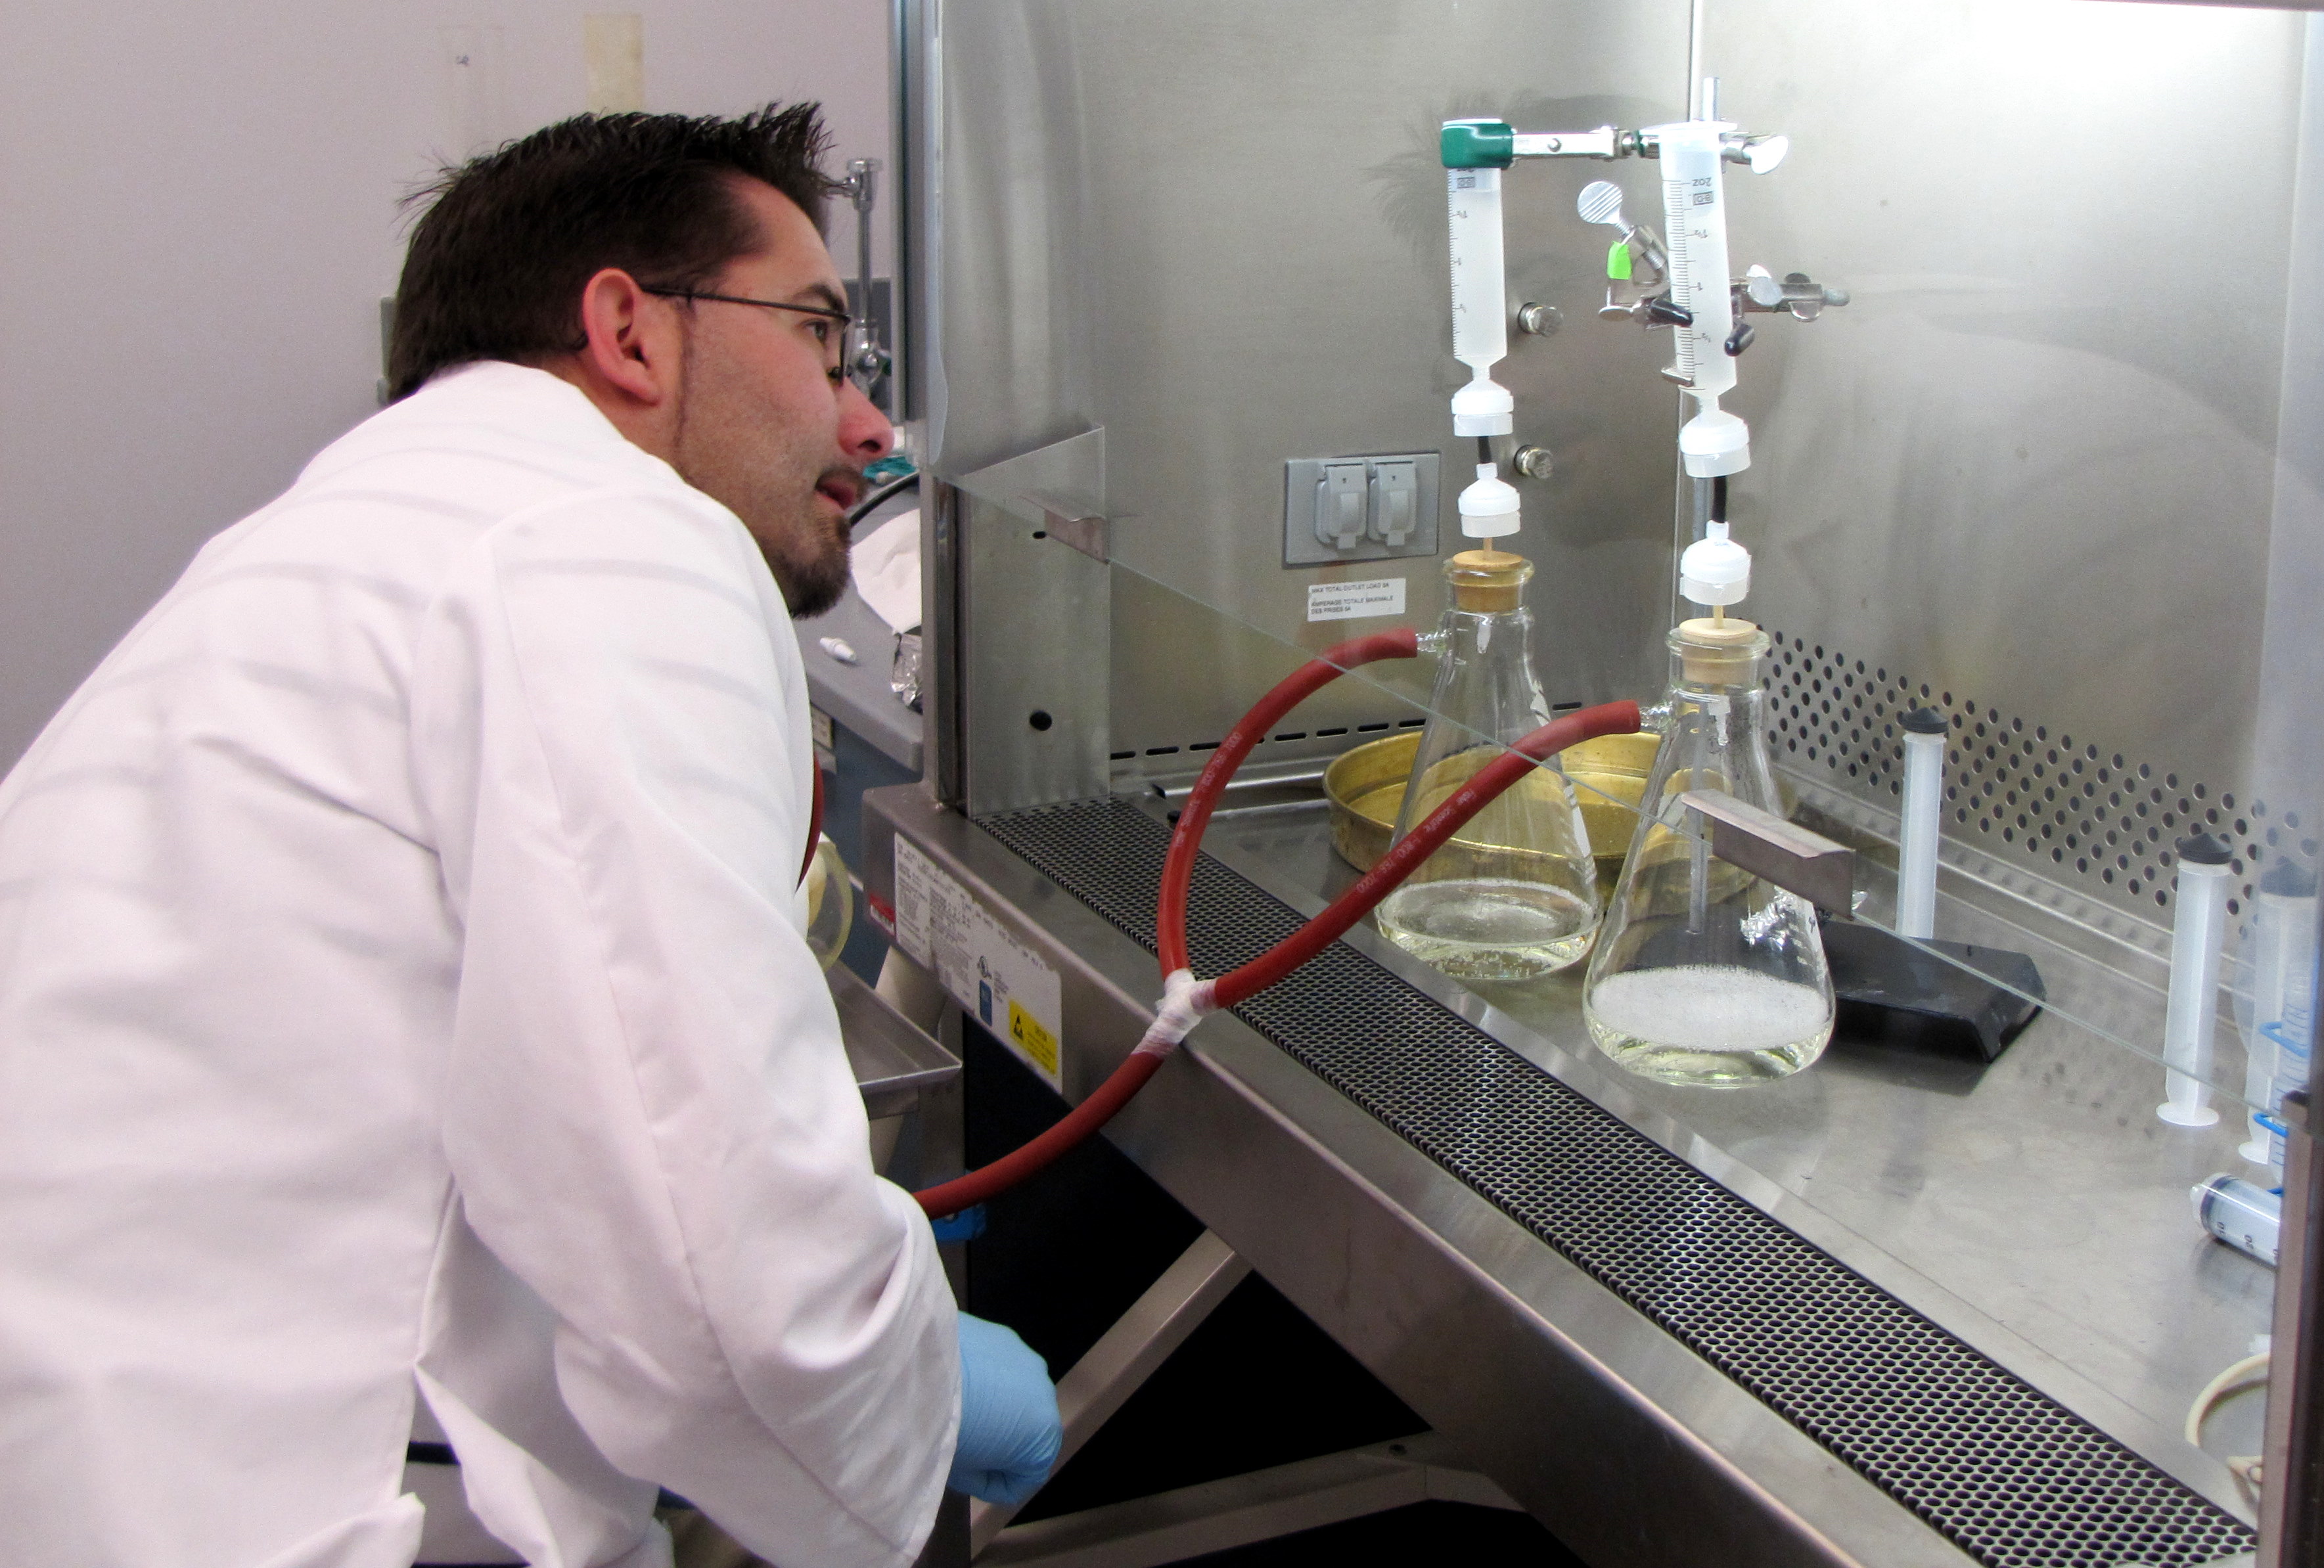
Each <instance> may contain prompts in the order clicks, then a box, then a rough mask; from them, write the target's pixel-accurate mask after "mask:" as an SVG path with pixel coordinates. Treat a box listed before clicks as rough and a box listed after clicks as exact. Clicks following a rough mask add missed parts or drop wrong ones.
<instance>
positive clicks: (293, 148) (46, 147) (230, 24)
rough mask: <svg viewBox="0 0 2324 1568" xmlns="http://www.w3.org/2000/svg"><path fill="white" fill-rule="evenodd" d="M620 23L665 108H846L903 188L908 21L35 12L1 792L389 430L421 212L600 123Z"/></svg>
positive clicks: (354, 3)
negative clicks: (517, 141) (387, 333)
mask: <svg viewBox="0 0 2324 1568" xmlns="http://www.w3.org/2000/svg"><path fill="white" fill-rule="evenodd" d="M614 9H636V10H638V11H640V12H641V14H642V16H643V26H644V42H645V49H644V91H645V101H644V106H645V107H646V108H648V109H652V110H669V111H681V112H687V113H714V112H715V113H731V112H734V111H738V110H742V109H745V108H748V107H751V106H754V105H757V104H761V103H764V102H765V101H767V100H768V99H770V98H782V99H785V100H792V99H798V98H805V97H814V98H820V99H821V100H822V101H823V102H824V104H825V108H826V113H827V119H828V123H829V124H830V125H831V127H832V129H833V131H834V132H835V136H836V145H835V149H834V154H835V158H834V161H835V165H837V166H840V167H844V162H845V161H846V160H847V159H849V158H857V157H876V158H880V159H882V160H888V159H889V157H890V152H889V148H888V141H889V123H888V66H887V20H886V17H887V12H886V7H885V5H884V4H883V3H882V0H750V3H749V4H741V3H738V0H723V3H722V0H595V4H590V3H588V0H582V3H578V4H576V3H572V0H481V3H479V0H469V3H468V4H467V5H465V6H462V5H442V6H438V5H409V4H401V3H398V0H304V3H300V4H277V5H264V4H261V3H259V0H188V3H186V4H181V5H155V4H153V3H152V0H75V3H72V4H67V3H66V0H23V3H22V4H19V5H13V6H11V7H10V9H9V14H8V27H7V29H6V42H5V49H0V301H5V316H0V320H4V321H5V331H0V766H5V764H7V763H9V762H12V761H14V759H15V757H16V756H17V755H18V754H19V753H20V752H22V750H23V747H24V745H25V744H26V743H27V742H29V741H30V740H31V739H32V736H33V734H34V733H37V732H38V730H39V728H40V726H41V724H43V723H44V722H45V721H46V720H47V718H48V716H49V715H50V714H51V713H52V712H53V711H54V710H55V708H56V707H57V706H58V704H59V703H60V702H61V701H63V699H64V698H65V696H67V695H68V694H69V693H70V691H71V690H72V688H73V687H74V686H76V685H77V684H78V682H79V681H80V679H81V678H82V677H83V676H84V675H86V674H87V673H88V670H89V669H90V668H91V667H92V666H94V665H95V664H96V662H97V659H99V658H101V657H102V656H103V655H104V653H105V651H106V649H108V648H109V647H111V646H112V644H113V643H114V641H115V640H116V639H118V638H119V637H120V635H121V633H122V632H124V631H125V630H126V629H127V628H128V626H129V625H130V623H132V622H133V621H134V620H135V619H136V617H137V615H138V614H139V613H142V612H143V610H144V608H145V607H146V606H147V605H149V604H152V601H153V600H154V598H155V597H156V596H157V595H159V594H160V593H161V591H162V590H163V589H164V588H166V587H167V586H169V584H170V583H171V580H172V579H173V578H174V577H175V576H177V574H178V572H179V571H180V569H181V568H182V567H183V566H184V564H185V562H186V560H187V558H189V556H190V555H191V554H192V552H193V551H194V549H196V548H197V547H198V545H199V544H200V543H201V541H202V540H205V539H206V538H208V536H209V535H211V534H213V533H215V532H217V530H219V529H221V528H224V527H225V526H226V525H227V524H228V523H231V522H232V521H235V519H236V518H237V517H239V516H241V515H242V514H244V512H249V511H250V510H252V509H253V508H254V507H256V506H258V505H260V504H261V503H264V502H265V501H266V500H268V499H269V498H270V497H272V495H274V494H275V493H277V492H279V491H281V489H282V488H283V486H284V485H285V484H288V483H289V482H290V480H291V478H292V477H293V476H294V475H296V474H297V473H298V471H299V468H300V466H301V465H302V464H304V463H305V462H306V460H307V459H308V458H309V457H310V456H312V455H313V454H314V452H315V451H316V450H318V448H319V447H322V446H324V445H325V444H326V443H327V442H328V441H330V440H331V439H332V438H334V437H335V436H337V435H338V434H339V433H340V432H341V431H343V430H345V429H347V427H349V426H350V425H353V424H355V422H356V421H358V420H362V419H363V418H364V417H365V416H366V415H368V414H369V413H371V412H372V411H373V409H374V401H373V399H374V383H375V382H376V380H377V377H378V374H379V303H378V302H379V300H380V297H381V296H382V295H383V294H391V293H392V292H393V291H394V286H395V278H396V273H397V270H398V268H399V266H400V264H401V255H402V223H401V218H400V217H399V213H398V209H397V202H398V200H399V198H400V197H401V195H402V193H403V192H404V191H405V190H407V189H410V186H411V185H412V184H414V183H415V182H417V181H419V180H422V179H424V178H425V177H426V176H427V175H428V174H429V172H430V171H432V170H433V169H434V167H435V166H436V165H437V164H438V162H439V161H442V160H444V159H446V158H448V157H457V156H458V155H461V154H464V153H465V152H467V151H469V150H470V149H469V147H468V146H467V145H466V144H465V143H466V137H467V134H472V133H482V134H484V135H485V136H487V137H489V138H491V139H498V138H499V137H501V136H505V135H511V134H519V133H521V132H522V131H525V130H528V129H530V128H531V127H534V126H537V125H543V124H546V123H548V122H549V121H552V120H555V119H558V118H561V117H563V116H565V115H570V114H575V113H577V112H579V111H580V110H581V109H583V108H584V107H586V106H587V104H586V73H585V67H584V55H583V43H582V34H583V22H582V19H583V16H584V14H585V13H587V12H590V11H609V10H614ZM447 28H460V29H464V30H466V31H465V32H460V33H447ZM491 29H497V30H498V32H497V35H496V36H497V45H498V48H497V54H498V63H499V72H498V75H499V78H500V79H499V81H498V82H497V83H493V82H492V81H490V80H489V74H490V73H489V70H488V72H487V77H488V79H487V81H486V82H485V84H484V86H485V88H488V89H490V90H484V91H478V90H477V89H476V88H475V86H473V85H472V86H471V88H469V90H467V91H466V93H462V92H460V91H458V90H457V89H456V88H454V86H453V83H454V81H455V79H456V78H455V70H456V68H454V67H453V66H452V65H451V63H450V51H451V46H452V45H454V44H455V43H463V42H473V41H475V40H476V39H478V38H483V39H484V40H486V41H487V47H486V49H485V51H484V56H483V58H484V60H485V62H486V64H487V66H488V67H489V65H490V63H491V56H492V53H493V51H492V50H491V48H490V42H491V41H492V40H493V36H494V35H493V33H491V32H489V31H488V30H491ZM478 30H487V31H483V32H480V31H478ZM890 166H891V167H892V164H891V165H890ZM883 194H884V193H883ZM882 217H883V218H884V217H886V214H885V213H883V214H882ZM833 219H834V224H833V226H834V233H833V236H832V241H833V246H832V248H833V253H834V254H835V257H836V258H837V259H838V261H839V263H840V265H841V267H842V269H843V270H845V271H848V272H853V266H854V253H855V244H854V225H853V214H851V213H848V212H847V211H846V210H845V209H844V207H838V206H835V208H834V214H833ZM882 227H883V229H884V228H885V224H884V223H883V225H882ZM883 245H884V242H882V244H881V245H875V254H876V259H878V260H879V262H880V263H881V271H882V272H885V271H886V255H885V251H884V248H883Z"/></svg>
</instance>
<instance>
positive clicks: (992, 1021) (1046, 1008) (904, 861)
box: [896, 834, 1065, 1089]
mask: <svg viewBox="0 0 2324 1568" xmlns="http://www.w3.org/2000/svg"><path fill="white" fill-rule="evenodd" d="M896 945H898V946H899V947H901V948H902V949H903V950H904V951H905V953H906V954H908V955H909V956H910V957H911V958H912V959H914V960H915V961H916V962H918V964H920V966H921V967H922V968H924V969H926V970H927V971H928V972H929V973H932V974H934V975H935V976H936V978H937V980H938V981H940V982H943V985H944V988H945V991H946V992H949V993H950V994H951V996H952V999H953V1000H954V1001H956V1002H958V1003H960V1005H961V1006H962V1007H964V1008H966V1009H967V1010H968V1013H969V1016H970V1017H972V1018H973V1019H976V1020H977V1021H978V1022H979V1023H981V1024H982V1025H983V1026H984V1027H985V1028H988V1029H990V1030H991V1031H992V1034H993V1037H994V1038H996V1039H998V1040H1000V1041H1001V1043H1002V1044H1003V1045H1005V1046H1007V1047H1009V1048H1010V1050H1012V1051H1014V1052H1016V1053H1017V1055H1018V1056H1019V1057H1020V1058H1021V1059H1022V1060H1023V1061H1024V1063H1025V1065H1027V1066H1029V1067H1031V1068H1032V1069H1033V1070H1034V1071H1035V1072H1037V1073H1038V1074H1040V1075H1041V1076H1042V1078H1043V1079H1044V1080H1045V1081H1046V1082H1047V1084H1048V1085H1049V1087H1050V1088H1052V1089H1058V1088H1062V1087H1063V1085H1062V1084H1060V1083H1059V1081H1058V1072H1057V1064H1058V1061H1059V1058H1060V1057H1061V1056H1062V1055H1063V1054H1064V1045H1065V1029H1064V1027H1063V1026H1064V1023H1065V1008H1064V1006H1063V1004H1062V1001H1061V998H1060V995H1059V992H1058V988H1057V972H1056V970H1054V969H1052V968H1050V967H1049V966H1048V965H1047V964H1044V963H1043V962H1041V959H1040V956H1039V955H1037V954H1036V953H1034V952H1033V950H1032V949H1030V948H1028V947H1027V946H1026V945H1024V944H1023V943H1021V942H1019V941H1018V940H1017V938H1016V937H1014V936H1010V934H1009V933H1008V932H1007V931H1006V930H1004V929H1002V928H1001V922H1000V921H998V920H996V919H994V918H992V917H991V915H990V914H988V913H986V912H985V909H984V906H983V905H982V904H980V903H978V902H977V901H976V900H975V899H973V898H971V897H970V896H969V893H968V890H967V889H966V888H964V887H962V886H961V885H960V883H958V882H957V881H954V880H953V878H952V876H951V875H950V874H949V873H948V872H945V870H944V869H943V868H942V867H940V866H938V865H937V864H936V862H934V861H932V860H930V859H929V858H928V857H927V854H926V853H923V852H922V851H921V849H920V847H919V845H918V844H914V843H913V842H912V841H911V840H910V839H908V838H906V837H904V836H903V835H900V834H899V835H897V837H896Z"/></svg>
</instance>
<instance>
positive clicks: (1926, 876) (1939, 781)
mask: <svg viewBox="0 0 2324 1568" xmlns="http://www.w3.org/2000/svg"><path fill="white" fill-rule="evenodd" d="M1944 801H1945V736H1944V734H1943V733H1941V732H1940V733H1934V734H1926V735H1922V734H1915V733H1913V732H1912V731H1910V730H1907V731H1905V732H1904V830H1903V833H1902V835H1901V836H1900V838H1899V840H1898V842H1897V848H1896V934H1897V935H1898V936H1910V937H1913V938H1914V939H1915V940H1917V941H1922V942H1927V941H1930V940H1932V939H1933V938H1934V937H1935V936H1936V934H1937V836H1938V835H1937V821H1938V818H1939V817H1940V816H1941V815H1942V814H1943V807H1944Z"/></svg>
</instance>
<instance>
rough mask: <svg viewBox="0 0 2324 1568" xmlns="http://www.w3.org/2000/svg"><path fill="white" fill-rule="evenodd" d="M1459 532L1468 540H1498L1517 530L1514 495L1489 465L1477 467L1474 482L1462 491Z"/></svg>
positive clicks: (1515, 496)
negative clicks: (1475, 480)
mask: <svg viewBox="0 0 2324 1568" xmlns="http://www.w3.org/2000/svg"><path fill="white" fill-rule="evenodd" d="M1460 506H1461V531H1462V533H1464V534H1466V535H1468V536H1469V537H1470V538H1471V539H1500V538H1503V537H1505V536H1507V535H1508V534H1513V533H1515V532H1517V523H1518V517H1517V510H1518V506H1517V486H1515V485H1514V484H1510V483H1509V482H1508V480H1506V479H1503V478H1502V477H1501V475H1500V470H1499V468H1497V467H1495V466H1493V465H1492V464H1490V463H1480V464H1478V465H1477V482H1476V483H1475V484H1471V485H1470V486H1469V487H1468V488H1467V489H1466V490H1463V491H1462V492H1461V501H1460Z"/></svg>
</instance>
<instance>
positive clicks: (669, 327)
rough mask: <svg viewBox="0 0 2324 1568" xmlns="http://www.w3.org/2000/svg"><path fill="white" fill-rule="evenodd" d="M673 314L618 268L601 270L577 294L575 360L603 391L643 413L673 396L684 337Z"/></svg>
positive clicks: (668, 305)
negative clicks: (581, 342)
mask: <svg viewBox="0 0 2324 1568" xmlns="http://www.w3.org/2000/svg"><path fill="white" fill-rule="evenodd" d="M581 329H582V331H583V333H584V334H585V335H586V337H587V339H588V341H587V343H586V346H584V347H583V348H582V350H581V354H580V358H581V360H582V361H583V363H584V364H586V365H587V366H588V368H589V370H590V371H592V372H594V373H595V375H596V377H597V378H598V379H600V380H601V381H603V382H604V383H605V384H606V386H607V387H608V389H609V390H611V391H613V392H618V393H620V394H622V395H624V396H626V397H628V398H630V399H631V400H632V401H635V402H636V403H638V404H640V405H641V406H642V407H645V408H659V407H661V406H662V405H663V404H664V403H667V402H669V401H670V400H671V399H673V398H675V397H676V396H677V395H678V377H679V369H680V367H679V361H680V359H681V357H682V356H683V355H684V353H685V346H686V344H685V334H684V333H683V331H682V330H681V329H680V327H679V324H678V310H677V309H676V308H675V307H674V306H673V305H672V304H671V303H669V301H666V300H662V299H660V298H659V297H658V296H656V295H652V294H649V293H647V292H646V291H645V288H644V286H643V285H642V284H641V283H640V282H639V281H637V280H636V279H635V278H632V277H631V276H630V275H629V273H627V272H623V271H622V270H621V269H620V268H619V267H607V268H605V269H604V271H602V272H598V273H597V274H596V275H595V277H593V278H591V279H590V280H589V281H588V282H587V283H586V284H584V285H583V286H582V290H581Z"/></svg>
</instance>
